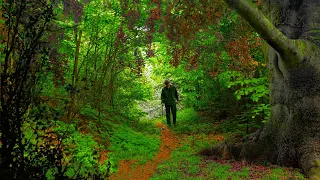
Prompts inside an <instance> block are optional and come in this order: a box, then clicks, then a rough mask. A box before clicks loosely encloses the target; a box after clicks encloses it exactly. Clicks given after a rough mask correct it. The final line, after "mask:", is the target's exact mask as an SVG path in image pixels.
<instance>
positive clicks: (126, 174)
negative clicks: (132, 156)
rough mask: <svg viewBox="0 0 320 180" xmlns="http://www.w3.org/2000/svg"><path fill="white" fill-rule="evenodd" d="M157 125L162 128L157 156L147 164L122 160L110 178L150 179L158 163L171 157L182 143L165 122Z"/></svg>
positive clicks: (121, 179) (120, 179)
mask: <svg viewBox="0 0 320 180" xmlns="http://www.w3.org/2000/svg"><path fill="white" fill-rule="evenodd" d="M156 126H157V127H158V128H161V137H160V139H161V144H160V147H159V151H158V153H157V154H156V156H155V157H154V158H153V159H152V160H151V161H148V162H147V163H145V164H138V163H137V162H136V161H133V160H121V161H120V162H119V169H118V171H117V172H116V173H114V174H112V176H111V177H110V180H129V179H130V180H148V179H149V178H150V177H151V176H152V175H153V174H154V173H155V170H156V168H157V166H158V164H159V163H161V162H163V161H164V160H166V159H169V158H170V156H171V152H172V151H173V150H175V149H177V148H178V146H179V145H180V143H179V140H178V138H177V137H176V136H175V135H174V134H173V133H172V132H171V131H170V129H169V128H168V127H167V126H166V125H164V124H163V123H161V122H158V123H157V124H156Z"/></svg>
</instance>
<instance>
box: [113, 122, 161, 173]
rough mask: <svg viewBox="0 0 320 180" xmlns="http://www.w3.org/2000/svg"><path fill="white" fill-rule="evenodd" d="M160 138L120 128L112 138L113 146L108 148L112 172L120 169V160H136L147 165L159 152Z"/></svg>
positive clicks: (127, 128)
mask: <svg viewBox="0 0 320 180" xmlns="http://www.w3.org/2000/svg"><path fill="white" fill-rule="evenodd" d="M159 144H160V138H159V136H156V135H146V134H144V133H140V132H135V131H133V130H132V129H131V128H129V127H126V126H121V127H119V128H118V129H117V130H116V131H115V132H114V134H113V136H112V137H111V146H109V147H108V151H110V153H109V154H108V157H109V161H110V162H111V172H115V171H116V169H117V168H118V163H119V161H120V160H129V159H131V160H136V161H137V162H138V163H145V162H146V161H147V160H150V159H152V158H153V156H154V155H155V154H156V153H157V152H158V148H159Z"/></svg>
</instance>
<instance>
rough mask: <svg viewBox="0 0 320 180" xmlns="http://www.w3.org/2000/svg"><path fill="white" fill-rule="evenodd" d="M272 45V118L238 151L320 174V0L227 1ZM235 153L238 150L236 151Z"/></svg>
mask: <svg viewBox="0 0 320 180" xmlns="http://www.w3.org/2000/svg"><path fill="white" fill-rule="evenodd" d="M225 1H226V2H227V3H228V4H229V5H230V7H232V8H234V9H235V10H237V11H238V12H239V14H240V15H241V16H242V17H243V18H244V19H246V20H247V21H248V22H249V24H251V25H252V26H253V28H254V29H255V30H256V31H257V32H258V33H259V34H260V35H261V37H262V38H263V39H265V40H266V42H267V43H268V44H269V47H268V48H269V49H268V51H267V52H268V54H267V56H268V60H269V62H268V64H269V66H268V67H269V70H270V74H271V84H270V89H271V91H270V92H271V94H270V103H271V117H270V119H269V121H268V122H267V123H266V124H265V126H264V128H263V129H261V130H259V131H258V132H256V133H255V134H254V135H253V136H252V138H251V139H249V140H247V141H246V142H245V143H243V144H241V145H236V146H233V147H234V149H236V147H237V148H240V151H238V152H239V153H235V156H237V157H239V158H245V159H248V160H255V159H260V158H264V159H268V160H270V161H272V162H274V163H278V164H281V165H286V166H294V167H300V168H302V169H303V170H304V172H305V173H306V174H307V175H308V176H309V177H310V178H313V179H318V178H319V179H320V175H319V174H320V164H319V161H320V63H319V60H320V1H319V0H265V1H264V5H263V8H262V9H263V12H264V14H265V15H267V16H268V18H266V17H265V16H264V15H263V14H262V13H261V12H260V11H259V10H258V9H257V8H255V7H254V6H253V5H252V4H251V3H248V2H246V0H225ZM234 152H236V150H235V151H234Z"/></svg>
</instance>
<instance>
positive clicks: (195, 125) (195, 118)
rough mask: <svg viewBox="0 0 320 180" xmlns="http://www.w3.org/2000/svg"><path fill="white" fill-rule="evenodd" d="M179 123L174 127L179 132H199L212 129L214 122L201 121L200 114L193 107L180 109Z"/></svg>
mask: <svg viewBox="0 0 320 180" xmlns="http://www.w3.org/2000/svg"><path fill="white" fill-rule="evenodd" d="M164 121H165V120H164ZM177 124H178V125H177V127H175V128H174V129H173V130H174V131H175V132H176V133H177V134H199V133H208V132H210V131H212V129H211V128H212V124H210V123H208V122H201V118H200V116H199V115H198V113H197V112H196V111H195V110H194V109H193V108H185V109H182V110H180V111H178V112H177Z"/></svg>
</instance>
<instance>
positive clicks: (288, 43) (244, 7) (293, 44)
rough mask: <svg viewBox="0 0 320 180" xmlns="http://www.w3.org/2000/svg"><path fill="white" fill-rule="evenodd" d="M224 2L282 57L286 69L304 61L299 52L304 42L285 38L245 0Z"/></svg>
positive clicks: (227, 0) (302, 55)
mask: <svg viewBox="0 0 320 180" xmlns="http://www.w3.org/2000/svg"><path fill="white" fill-rule="evenodd" d="M224 1H225V2H226V3H227V4H228V5H229V6H230V7H231V8H233V9H235V10H236V11H237V12H238V13H239V14H240V15H241V16H242V17H243V18H244V19H245V20H246V21H247V22H248V23H249V24H250V25H251V26H252V27H253V28H254V29H255V30H256V31H257V33H259V34H260V36H261V37H262V38H263V39H264V40H265V41H267V43H268V44H269V45H270V46H271V47H273V48H274V49H275V50H276V51H277V52H278V53H279V54H280V56H282V57H283V58H282V60H283V63H284V64H285V65H286V66H287V67H292V66H294V65H296V64H298V63H299V62H301V61H302V60H303V59H304V56H305V55H304V53H303V52H302V50H299V48H301V47H305V44H304V42H303V41H301V40H291V39H289V38H288V37H286V36H285V35H284V34H283V33H282V32H280V31H279V29H278V28H276V27H275V26H274V25H273V24H272V22H271V21H270V20H269V19H267V18H266V17H265V16H264V15H263V14H262V12H261V11H260V10H259V9H258V8H256V7H255V6H253V5H252V4H251V3H249V2H247V1H246V0H224Z"/></svg>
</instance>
